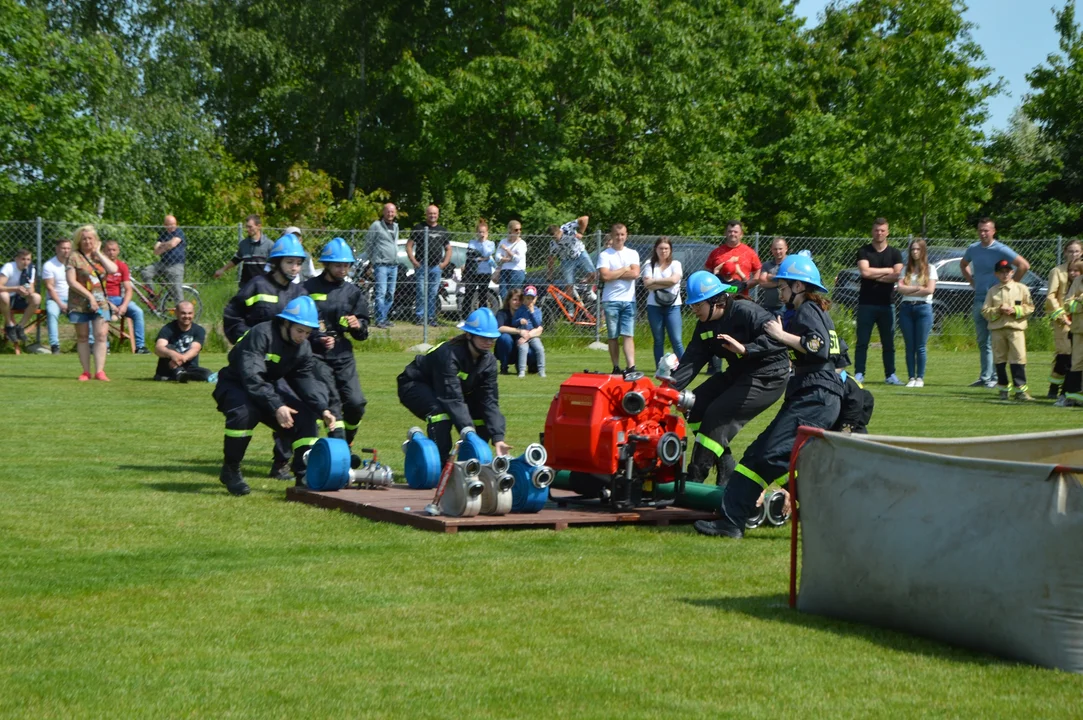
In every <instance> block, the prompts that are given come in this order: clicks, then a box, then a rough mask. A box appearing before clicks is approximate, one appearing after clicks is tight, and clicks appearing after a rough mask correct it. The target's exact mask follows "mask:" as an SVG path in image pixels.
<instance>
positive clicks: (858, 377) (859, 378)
mask: <svg viewBox="0 0 1083 720" xmlns="http://www.w3.org/2000/svg"><path fill="white" fill-rule="evenodd" d="M854 380H857V384H858V385H860V384H861V383H863V382H865V373H854Z"/></svg>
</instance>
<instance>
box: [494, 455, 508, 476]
mask: <svg viewBox="0 0 1083 720" xmlns="http://www.w3.org/2000/svg"><path fill="white" fill-rule="evenodd" d="M489 467H491V468H492V470H493V472H494V473H496V474H497V475H503V474H505V473H506V472H507V471H508V468H509V467H511V457H510V456H508V455H497V456H496V457H494V458H493V461H492V462H491V463H489Z"/></svg>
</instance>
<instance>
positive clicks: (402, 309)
mask: <svg viewBox="0 0 1083 720" xmlns="http://www.w3.org/2000/svg"><path fill="white" fill-rule="evenodd" d="M466 248H467V244H466V243H464V242H460V241H458V240H452V241H451V262H450V263H448V266H447V267H446V268H444V273H443V277H442V278H441V280H440V299H439V305H438V309H437V313H438V314H439V315H446V316H448V317H449V318H451V319H461V318H462V317H464V316H465V315H466V314H469V311H470V310H474V309H475V308H467V312H466V313H463V312H462V310H463V308H461V307H460V306H461V304H462V300H463V294H464V293H465V288H464V287H463V285H462V283H461V280H460V278H461V274H462V271H461V268H462V266H463V263H464V262H465V261H466ZM398 262H399V275H398V280H397V282H396V285H395V300H394V302H393V303H392V306H391V318H392V319H394V320H411V321H412V320H414V319H415V317H416V315H415V298H416V297H417V294H418V293H419V292H420V291H421V290H420V288H419V287H418V283H417V281H416V280H415V278H414V266H413V265H412V264H411V263H410V259H409V258H408V257H406V241H405V240H399V241H398ZM350 277H351V279H352V280H353V282H355V283H357V284H358V286H359V287H361V288H362V289H364V290H365V291H366V292H367V293H368V299H369V307H370V308H372V307H374V306H373V292H374V284H373V282H372V280H373V275H372V268H371V266H370V264H369V263H368V261H367V260H359V261H357V263H355V265H354V268H353V270H352V271H351V274H350ZM498 290H499V286H498V285H497V284H496V283H494V282H492V281H490V282H489V287H488V288H487V290H486V292H485V294H484V297H483V298H482V302H483V304H484V305H485V307H488V308H489V309H491V310H493V311H494V312H495V311H496V310H497V309H498V308H499V307H500V296H499V293H498ZM475 307H476V305H475Z"/></svg>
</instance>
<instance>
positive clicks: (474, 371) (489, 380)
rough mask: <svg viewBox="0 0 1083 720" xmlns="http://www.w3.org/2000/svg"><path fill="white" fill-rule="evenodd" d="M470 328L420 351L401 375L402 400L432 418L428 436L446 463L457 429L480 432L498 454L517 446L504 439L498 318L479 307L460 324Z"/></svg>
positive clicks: (425, 416) (400, 399)
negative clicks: (496, 352) (495, 353)
mask: <svg viewBox="0 0 1083 720" xmlns="http://www.w3.org/2000/svg"><path fill="white" fill-rule="evenodd" d="M459 328H460V329H461V330H463V331H464V332H463V333H462V334H461V335H457V336H455V337H454V338H452V339H451V340H448V341H447V342H444V343H441V344H439V345H437V346H436V347H434V348H433V349H431V350H429V351H428V352H427V353H425V354H424V355H418V356H417V357H415V358H414V360H413V362H411V363H410V364H409V365H407V366H406V369H405V370H403V371H402V374H400V375H399V377H398V384H399V402H401V403H402V404H403V405H404V406H405V407H406V409H407V410H409V411H410V412H412V413H413V414H414V415H416V416H417V417H419V418H421V419H422V420H425V421H426V422H427V423H428V436H429V438H430V439H431V440H432V441H433V442H435V443H436V447H437V448H438V449H439V450H440V464H441V465H443V464H444V463H445V462H447V459H448V456H449V455H450V454H451V428H452V426H454V427H455V428H457V429H458V431H459V435H460V436H464V435H466V434H467V433H471V432H477V434H478V436H479V437H481V438H482V439H483V440H486V441H488V442H491V443H492V444H493V447H494V448H495V450H496V454H497V455H507V454H508V453H509V451H510V450H511V448H510V447H509V446H508V445H507V443H505V442H504V429H505V422H504V415H503V414H501V412H500V396H499V391H498V389H497V362H496V358H495V357H493V354H492V349H493V344H494V343H495V342H496V338H498V337H500V330H499V329H498V328H497V324H496V317H495V316H494V315H493V311H492V310H490V309H489V308H478V309H477V310H475V311H474V312H472V313H470V315H469V317H467V318H466V321H465V322H462V323H460V324H459Z"/></svg>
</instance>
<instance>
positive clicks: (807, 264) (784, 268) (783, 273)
mask: <svg viewBox="0 0 1083 720" xmlns="http://www.w3.org/2000/svg"><path fill="white" fill-rule="evenodd" d="M775 278H776V279H777V280H800V281H801V282H803V283H805V284H806V285H808V286H810V287H812V288H813V289H815V290H820V291H822V292H827V288H825V287H824V284H823V282H821V281H820V271H819V269H818V268H817V267H816V263H814V262H812V258H808V257H805V256H804V255H788V256H787V257H786V259H785V260H783V261H782V262H781V263H780V264H779V266H778V272H777V273H775Z"/></svg>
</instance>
